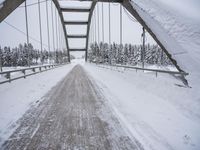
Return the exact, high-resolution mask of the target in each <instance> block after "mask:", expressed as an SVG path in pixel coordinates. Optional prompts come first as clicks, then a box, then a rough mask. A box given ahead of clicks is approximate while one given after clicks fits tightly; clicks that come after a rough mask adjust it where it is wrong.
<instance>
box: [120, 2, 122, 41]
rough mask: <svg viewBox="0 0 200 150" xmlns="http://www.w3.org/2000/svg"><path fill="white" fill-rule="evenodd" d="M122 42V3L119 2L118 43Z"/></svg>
mask: <svg viewBox="0 0 200 150" xmlns="http://www.w3.org/2000/svg"><path fill="white" fill-rule="evenodd" d="M121 44H122V5H121V4H120V45H121Z"/></svg>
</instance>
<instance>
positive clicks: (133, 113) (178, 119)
mask: <svg viewBox="0 0 200 150" xmlns="http://www.w3.org/2000/svg"><path fill="white" fill-rule="evenodd" d="M77 63H78V64H82V66H83V67H84V68H85V70H86V71H87V72H88V75H89V76H91V79H92V80H93V82H94V83H97V87H99V89H100V92H102V94H103V95H104V96H105V98H106V99H107V100H108V103H109V104H110V107H111V108H112V109H113V111H114V112H115V113H116V116H118V117H119V119H120V120H121V123H122V124H123V125H124V127H125V128H127V129H128V131H129V132H130V135H132V136H133V137H134V138H136V139H137V140H139V142H140V143H141V144H142V145H143V146H144V148H145V149H146V150H165V149H166V150H179V149H180V150H199V149H200V134H199V131H200V96H199V94H198V93H199V91H200V87H199V86H197V85H200V83H199V82H198V83H196V84H195V85H196V86H194V87H192V88H184V87H179V86H177V85H176V84H182V83H181V81H179V80H177V79H175V78H174V77H172V76H170V75H168V74H158V77H156V76H155V73H151V72H143V71H138V72H136V71H135V70H129V69H126V70H124V69H122V68H118V69H117V68H116V67H110V68H109V67H108V68H109V69H108V68H102V67H99V66H97V65H95V64H89V63H84V59H76V60H73V61H72V63H71V64H68V65H65V66H63V67H59V68H56V69H53V70H50V71H47V72H43V73H40V74H37V75H34V76H31V77H28V78H26V79H20V80H16V81H14V82H12V83H6V84H3V85H1V86H0V98H1V101H0V144H2V142H3V141H4V140H5V139H6V138H7V137H8V136H9V135H10V134H11V133H12V132H13V131H14V129H15V128H16V127H17V126H16V127H15V128H13V126H15V125H16V124H15V122H16V121H17V120H18V119H19V118H20V117H21V116H22V115H23V114H24V113H25V111H26V110H28V108H30V107H31V106H37V104H38V102H40V101H42V99H43V98H42V97H43V96H44V95H45V94H46V93H47V92H48V91H49V90H50V89H51V88H52V87H53V86H55V85H56V83H58V82H59V81H61V79H62V78H63V77H64V76H65V75H66V74H67V73H68V72H69V71H70V70H71V69H72V68H73V66H75V65H76V64H77ZM10 127H12V130H11V129H10Z"/></svg>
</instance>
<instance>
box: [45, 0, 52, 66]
mask: <svg viewBox="0 0 200 150" xmlns="http://www.w3.org/2000/svg"><path fill="white" fill-rule="evenodd" d="M46 14H47V39H48V50H49V56H50V37H49V11H48V0H46ZM49 61H50V57H49ZM50 62H51V61H50Z"/></svg>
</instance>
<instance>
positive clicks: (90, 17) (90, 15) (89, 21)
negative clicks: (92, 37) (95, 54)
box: [85, 0, 97, 61]
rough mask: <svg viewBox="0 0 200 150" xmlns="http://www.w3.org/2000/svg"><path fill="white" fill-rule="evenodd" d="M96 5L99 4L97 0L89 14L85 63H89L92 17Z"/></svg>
mask: <svg viewBox="0 0 200 150" xmlns="http://www.w3.org/2000/svg"><path fill="white" fill-rule="evenodd" d="M96 4H97V0H94V1H93V2H92V5H91V8H90V13H89V16H88V25H87V39H86V52H85V61H87V57H88V45H89V33H90V25H91V20H92V15H93V11H94V8H95V6H96Z"/></svg>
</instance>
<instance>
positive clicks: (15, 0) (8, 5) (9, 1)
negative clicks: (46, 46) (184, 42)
mask: <svg viewBox="0 0 200 150" xmlns="http://www.w3.org/2000/svg"><path fill="white" fill-rule="evenodd" d="M24 1H25V0H5V1H4V2H3V7H2V8H1V9H0V23H1V22H2V21H3V20H4V19H5V18H6V17H7V16H8V15H9V14H11V13H12V12H13V11H14V10H15V9H16V8H17V7H18V6H19V5H21V4H22V3H23V2H24ZM52 1H53V2H54V4H55V6H56V9H57V11H58V14H59V17H60V20H61V23H62V28H63V31H64V36H65V43H66V47H67V52H68V61H69V62H70V53H69V52H70V51H85V60H86V61H87V56H88V45H89V33H90V25H91V19H92V15H93V11H94V9H95V6H96V4H97V2H110V3H120V4H121V5H122V6H123V7H124V8H125V9H126V10H128V12H129V13H130V14H131V15H132V16H133V17H135V18H136V19H137V21H138V22H139V23H140V24H141V25H142V26H143V27H144V28H145V30H146V31H148V33H149V34H150V35H151V36H152V38H153V39H154V40H155V41H156V42H157V44H158V45H159V46H160V48H161V49H162V50H163V51H164V52H165V53H166V55H167V56H168V58H169V59H170V60H171V61H172V63H173V64H174V66H175V67H176V68H177V70H178V71H179V72H184V71H183V70H182V69H181V67H180V66H179V65H178V64H177V62H176V60H175V59H173V58H172V56H171V54H170V53H169V52H168V50H167V49H166V47H165V46H164V45H163V44H162V43H161V41H160V40H159V38H158V37H157V36H156V35H155V34H154V33H153V31H152V30H151V28H150V27H149V26H148V25H147V24H146V22H145V21H144V20H143V19H142V17H141V16H140V15H139V14H138V12H137V11H136V10H135V9H134V8H133V6H132V5H131V1H130V0H71V1H80V2H81V1H82V2H86V1H91V2H92V4H91V7H90V8H89V9H73V8H61V6H60V4H59V0H52ZM67 1H68V0H66V2H67ZM63 12H89V16H88V21H87V22H67V21H65V20H64V17H63ZM66 24H71V25H81V24H86V25H87V33H86V35H67V29H66V27H65V25H66ZM69 38H86V47H85V48H84V49H70V47H69V44H68V39H69Z"/></svg>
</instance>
